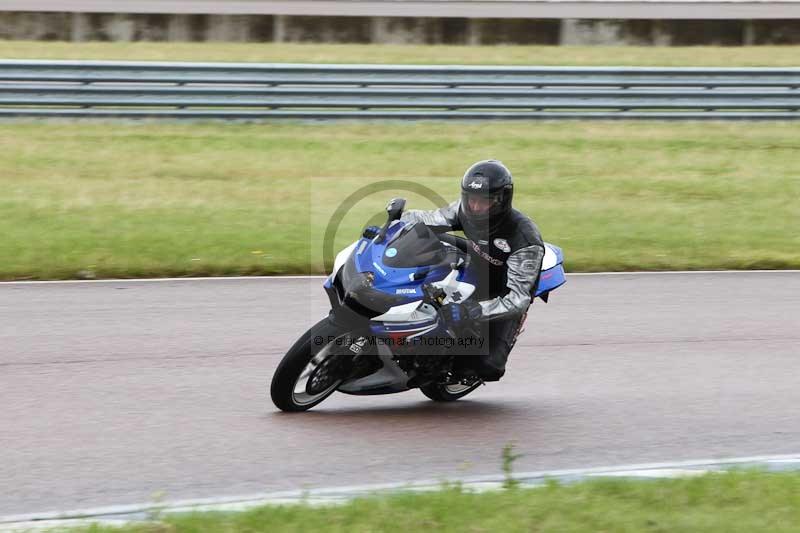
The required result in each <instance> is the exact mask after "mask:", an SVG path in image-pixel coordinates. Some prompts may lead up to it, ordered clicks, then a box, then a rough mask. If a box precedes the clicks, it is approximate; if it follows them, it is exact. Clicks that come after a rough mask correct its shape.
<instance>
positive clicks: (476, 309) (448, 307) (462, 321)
mask: <svg viewBox="0 0 800 533" xmlns="http://www.w3.org/2000/svg"><path fill="white" fill-rule="evenodd" d="M439 316H441V317H442V320H444V323H445V324H447V326H448V327H449V328H450V329H452V330H453V331H455V332H460V331H462V330H463V329H464V328H466V327H469V326H470V325H472V323H473V322H475V321H476V320H477V319H478V318H480V316H481V305H480V304H479V303H478V302H476V301H474V300H464V301H463V302H458V303H449V304H445V305H443V306H442V307H440V308H439Z"/></svg>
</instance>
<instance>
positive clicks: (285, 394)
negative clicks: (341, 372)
mask: <svg viewBox="0 0 800 533" xmlns="http://www.w3.org/2000/svg"><path fill="white" fill-rule="evenodd" d="M346 333H347V331H346V330H344V329H343V328H341V327H339V326H336V325H334V324H333V323H331V322H330V321H329V320H328V319H327V318H324V319H323V320H320V321H319V322H317V323H316V324H315V325H314V326H312V327H311V329H309V330H308V331H307V332H306V333H304V334H303V336H302V337H300V338H299V339H298V340H297V342H295V343H294V345H293V346H292V347H291V348H289V351H288V352H286V355H285V356H284V357H283V359H282V360H281V362H280V364H279V365H278V368H277V369H276V370H275V374H274V375H273V376H272V384H271V386H270V396H271V397H272V403H274V404H275V407H277V408H278V409H280V410H282V411H289V412H300V411H307V410H308V409H311V408H312V407H314V406H315V405H317V404H319V403H320V402H322V401H323V400H325V399H326V398H327V397H328V396H330V395H331V394H333V393H334V392H335V391H336V389H337V388H338V387H339V385H341V383H342V381H344V379H343V378H341V377H335V376H328V375H327V374H326V370H327V369H328V367H329V366H330V365H331V364H335V361H334V360H333V359H332V357H341V356H337V355H336V354H335V353H334V352H332V351H331V348H333V347H336V343H335V341H334V342H330V343H328V342H320V338H321V339H323V340H324V341H327V340H328V339H338V338H339V337H341V336H342V335H345V334H346ZM333 370H335V368H334V369H333Z"/></svg>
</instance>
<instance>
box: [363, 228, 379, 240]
mask: <svg viewBox="0 0 800 533" xmlns="http://www.w3.org/2000/svg"><path fill="white" fill-rule="evenodd" d="M380 232H381V228H379V227H378V226H367V227H366V228H364V231H363V232H362V233H361V236H362V237H364V238H365V239H372V238H374V237H375V236H376V235H378V233H380Z"/></svg>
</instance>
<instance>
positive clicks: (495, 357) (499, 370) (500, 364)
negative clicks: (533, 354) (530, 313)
mask: <svg viewBox="0 0 800 533" xmlns="http://www.w3.org/2000/svg"><path fill="white" fill-rule="evenodd" d="M526 316H527V313H525V314H524V315H523V316H522V317H521V318H515V319H509V320H497V321H491V322H487V323H486V324H485V332H486V334H485V336H484V338H485V339H486V345H485V346H484V347H483V349H482V350H481V355H480V357H479V358H478V365H477V368H476V369H475V370H476V371H477V373H478V375H479V376H480V377H481V378H483V379H484V381H497V380H499V379H500V378H501V377H503V374H505V372H506V361H508V354H509V353H511V349H512V348H513V347H514V344H515V343H516V342H517V336H518V335H519V333H520V331H521V330H522V325H523V324H524V323H525V318H526Z"/></svg>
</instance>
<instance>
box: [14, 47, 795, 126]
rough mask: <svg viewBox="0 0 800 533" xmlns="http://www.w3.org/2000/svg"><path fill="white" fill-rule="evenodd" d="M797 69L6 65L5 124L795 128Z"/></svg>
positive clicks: (100, 62) (134, 63) (223, 64)
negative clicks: (50, 120) (758, 122)
mask: <svg viewBox="0 0 800 533" xmlns="http://www.w3.org/2000/svg"><path fill="white" fill-rule="evenodd" d="M799 110H800V68H655V67H652V68H651V67H464V66H414V65H411V66H401V65H305V64H253V63H152V62H104V61H86V62H82V61H0V116H5V117H9V116H16V117H22V116H34V117H43V116H44V117H47V116H52V117H59V116H60V117H130V118H142V117H154V118H159V117H161V118H195V119H265V118H311V119H325V118H352V119H369V118H381V119H385V118H389V119H391V118H396V119H450V118H453V119H464V120H467V119H468V120H475V119H508V120H515V119H518V120H519V119H522V120H531V119H537V118H540V119H541V118H544V119H550V118H559V119H561V118H576V119H582V118H606V119H608V118H614V119H632V118H652V119H751V120H754V119H797V118H800V111H799Z"/></svg>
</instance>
